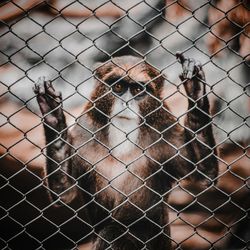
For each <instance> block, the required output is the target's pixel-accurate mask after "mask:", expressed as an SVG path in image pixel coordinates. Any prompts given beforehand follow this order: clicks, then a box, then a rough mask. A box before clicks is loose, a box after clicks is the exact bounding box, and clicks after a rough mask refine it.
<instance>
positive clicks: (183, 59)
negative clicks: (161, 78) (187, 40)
mask: <svg viewBox="0 0 250 250" xmlns="http://www.w3.org/2000/svg"><path fill="white" fill-rule="evenodd" d="M175 56H176V58H177V60H178V61H179V62H180V63H181V64H183V63H184V61H185V60H186V58H185V56H184V55H183V54H182V53H181V52H179V51H177V52H176V54H175Z"/></svg>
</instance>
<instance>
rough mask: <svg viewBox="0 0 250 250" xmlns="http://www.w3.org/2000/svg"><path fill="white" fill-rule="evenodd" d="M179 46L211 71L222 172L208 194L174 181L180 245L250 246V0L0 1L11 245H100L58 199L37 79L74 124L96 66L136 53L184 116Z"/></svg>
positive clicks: (0, 85) (0, 152)
mask: <svg viewBox="0 0 250 250" xmlns="http://www.w3.org/2000/svg"><path fill="white" fill-rule="evenodd" d="M177 51H181V52H182V53H184V54H185V55H186V56H189V57H192V58H195V59H197V60H199V61H200V62H201V63H202V65H203V68H204V71H205V73H206V81H207V92H208V97H209V98H210V101H211V104H212V105H211V106H212V107H211V111H212V114H213V127H214V133H215V137H216V142H217V146H218V150H219V162H220V173H219V176H218V184H217V185H216V186H212V187H210V188H209V189H207V190H205V191H204V190H203V191H201V190H200V187H199V186H196V185H195V184H194V183H187V182H181V183H180V184H179V185H176V186H174V187H173V189H172V193H171V196H170V205H169V210H170V223H171V238H172V240H173V245H174V246H175V248H178V249H248V248H247V247H250V246H249V244H250V243H249V240H250V218H249V207H250V200H249V194H250V190H249V187H250V181H249V176H250V168H249V166H250V159H249V141H250V128H249V127H250V118H249V113H250V112H249V111H250V99H249V94H250V86H249V81H250V69H249V67H250V1H249V0H242V1H240V0H229V1H223V0H216V1H207V0H200V1H195V0H178V1H173V0H165V1H164V0H142V1H141V0H133V1H132V0H127V1H119V0H112V1H109V0H91V1H90V0H78V1H73V0H65V1H59V0H51V1H41V0H13V1H1V3H0V228H1V230H0V248H1V249H74V248H78V249H91V245H89V243H88V240H89V239H88V237H87V236H86V235H83V233H82V232H83V228H84V227H86V226H87V225H86V224H85V223H84V221H82V220H81V216H80V214H79V216H78V215H76V213H75V211H73V209H72V208H70V207H62V208H55V207H53V206H52V205H51V204H50V203H49V200H48V196H47V192H46V186H45V185H44V183H43V179H44V164H45V156H44V155H43V153H41V152H42V149H43V148H44V147H45V142H44V137H43V128H42V122H41V114H40V112H39V109H38V105H37V102H36V99H35V95H34V93H33V91H32V87H33V85H34V83H35V82H36V81H37V79H38V77H40V76H45V77H46V78H47V79H50V80H52V82H53V84H54V86H55V88H56V89H58V90H60V91H62V94H63V104H64V111H65V113H66V115H67V119H68V123H69V124H72V123H74V122H75V119H76V118H77V116H78V115H79V114H80V112H81V108H82V106H83V104H84V102H86V100H87V99H88V98H89V95H90V93H91V90H92V89H93V88H94V87H95V85H94V81H93V80H94V79H93V69H94V67H95V66H94V65H95V63H97V62H105V61H107V60H110V59H112V57H114V56H121V55H131V54H132V55H136V56H138V57H141V58H143V59H145V60H146V61H147V62H149V63H150V64H152V65H153V66H154V67H156V68H158V69H159V70H160V71H161V72H162V73H163V74H165V75H166V76H167V77H166V84H165V96H166V99H165V101H166V102H167V103H168V104H169V107H170V109H171V111H172V112H173V113H174V114H175V115H176V116H177V117H183V116H184V115H185V112H186V109H185V107H186V106H185V102H186V96H185V93H183V92H181V91H179V89H180V86H179V85H180V80H179V77H178V75H179V74H180V73H181V67H180V65H179V63H178V62H177V61H176V57H175V53H176V52H177Z"/></svg>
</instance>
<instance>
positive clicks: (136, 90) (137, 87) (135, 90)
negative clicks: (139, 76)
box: [131, 84, 146, 97]
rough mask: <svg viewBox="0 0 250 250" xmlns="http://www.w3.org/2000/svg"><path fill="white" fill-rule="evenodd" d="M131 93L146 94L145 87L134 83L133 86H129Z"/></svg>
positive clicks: (136, 94) (135, 94)
mask: <svg viewBox="0 0 250 250" xmlns="http://www.w3.org/2000/svg"><path fill="white" fill-rule="evenodd" d="M131 93H132V95H134V96H138V97H140V96H143V95H145V94H146V91H145V87H143V86H142V85H139V84H136V85H135V86H133V87H131Z"/></svg>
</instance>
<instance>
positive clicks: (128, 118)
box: [115, 115, 134, 120]
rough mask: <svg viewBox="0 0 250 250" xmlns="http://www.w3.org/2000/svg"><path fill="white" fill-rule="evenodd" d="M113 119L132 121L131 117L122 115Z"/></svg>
mask: <svg viewBox="0 0 250 250" xmlns="http://www.w3.org/2000/svg"><path fill="white" fill-rule="evenodd" d="M115 118H119V119H122V120H132V119H134V118H133V117H128V116H124V115H118V116H115Z"/></svg>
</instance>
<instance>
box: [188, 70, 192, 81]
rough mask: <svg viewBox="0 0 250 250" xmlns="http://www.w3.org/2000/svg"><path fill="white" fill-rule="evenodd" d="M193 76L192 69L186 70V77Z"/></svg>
mask: <svg viewBox="0 0 250 250" xmlns="http://www.w3.org/2000/svg"><path fill="white" fill-rule="evenodd" d="M192 76H193V72H192V71H188V72H187V79H191V78H192Z"/></svg>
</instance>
